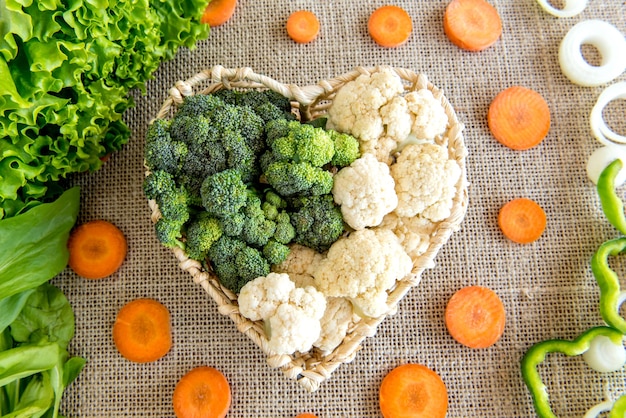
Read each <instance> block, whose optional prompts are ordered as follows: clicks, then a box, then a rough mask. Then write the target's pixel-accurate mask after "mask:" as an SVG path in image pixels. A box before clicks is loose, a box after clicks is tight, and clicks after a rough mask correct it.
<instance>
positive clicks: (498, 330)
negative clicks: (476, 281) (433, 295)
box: [445, 286, 506, 348]
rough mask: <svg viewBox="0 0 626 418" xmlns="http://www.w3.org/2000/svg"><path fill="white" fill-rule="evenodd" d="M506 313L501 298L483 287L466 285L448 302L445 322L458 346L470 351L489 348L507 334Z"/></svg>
mask: <svg viewBox="0 0 626 418" xmlns="http://www.w3.org/2000/svg"><path fill="white" fill-rule="evenodd" d="M505 322H506V313H505V310H504V305H503V304H502V301H501V300H500V298H499V297H498V295H497V294H496V293H495V292H494V291H493V290H491V289H489V288H486V287H482V286H467V287H464V288H462V289H460V290H458V291H457V292H456V293H455V294H454V295H453V296H452V298H450V300H449V301H448V305H447V306H446V311H445V323H446V327H447V328H448V332H449V333H450V335H451V336H452V338H454V339H455V340H456V341H458V342H459V343H461V344H463V345H465V346H467V347H470V348H486V347H489V346H491V345H493V344H495V343H496V341H498V340H499V339H500V337H501V336H502V334H503V332H504V325H505Z"/></svg>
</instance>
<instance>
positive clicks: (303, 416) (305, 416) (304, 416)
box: [296, 413, 318, 418]
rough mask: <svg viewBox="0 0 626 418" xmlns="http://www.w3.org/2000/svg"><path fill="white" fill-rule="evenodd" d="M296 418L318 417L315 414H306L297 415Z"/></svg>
mask: <svg viewBox="0 0 626 418" xmlns="http://www.w3.org/2000/svg"><path fill="white" fill-rule="evenodd" d="M296 418H318V417H317V415H315V414H309V413H304V414H298V415H296Z"/></svg>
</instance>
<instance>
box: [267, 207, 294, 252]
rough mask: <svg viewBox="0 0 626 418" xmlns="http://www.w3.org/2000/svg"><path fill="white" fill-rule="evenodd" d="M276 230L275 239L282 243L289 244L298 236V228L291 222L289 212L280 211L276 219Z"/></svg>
mask: <svg viewBox="0 0 626 418" xmlns="http://www.w3.org/2000/svg"><path fill="white" fill-rule="evenodd" d="M274 222H276V230H275V231H274V237H273V238H274V239H275V240H276V241H278V242H280V243H281V244H289V243H290V242H291V241H293V239H294V238H295V237H296V229H295V228H294V227H293V225H292V224H291V218H290V217H289V214H288V213H287V212H284V211H283V212H280V213H279V214H278V215H277V216H276V219H274Z"/></svg>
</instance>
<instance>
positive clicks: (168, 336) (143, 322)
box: [113, 298, 172, 363]
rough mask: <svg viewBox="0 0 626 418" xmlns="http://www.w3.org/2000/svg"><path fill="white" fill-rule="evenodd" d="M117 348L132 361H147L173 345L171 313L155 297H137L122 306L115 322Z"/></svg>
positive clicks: (114, 330)
mask: <svg viewBox="0 0 626 418" xmlns="http://www.w3.org/2000/svg"><path fill="white" fill-rule="evenodd" d="M113 341H114V342H115V347H116V348H117V351H119V352H120V354H121V355H122V356H124V357H125V358H127V359H128V360H130V361H134V362H137V363H148V362H151V361H156V360H158V359H160V358H161V357H163V356H164V355H165V354H167V352H168V351H170V348H171V347H172V332H171V328H170V313H169V311H168V310H167V308H166V307H165V306H164V305H163V304H161V303H160V302H157V301H156V300H154V299H147V298H144V299H135V300H133V301H131V302H128V303H127V304H126V305H124V306H123V307H122V309H120V311H119V312H118V314H117V318H116V319H115V323H114V324H113Z"/></svg>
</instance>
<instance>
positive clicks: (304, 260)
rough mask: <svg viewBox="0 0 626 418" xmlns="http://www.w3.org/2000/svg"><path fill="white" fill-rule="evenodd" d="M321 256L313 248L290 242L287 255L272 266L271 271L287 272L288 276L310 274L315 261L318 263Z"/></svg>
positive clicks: (314, 266)
mask: <svg viewBox="0 0 626 418" xmlns="http://www.w3.org/2000/svg"><path fill="white" fill-rule="evenodd" d="M322 258H324V256H323V255H322V254H320V253H318V252H317V251H315V250H314V249H313V248H309V247H306V246H304V245H300V244H290V245H289V255H288V256H287V258H286V259H285V261H283V262H282V263H280V264H276V265H274V266H272V271H274V272H276V273H288V274H289V275H290V276H293V275H312V274H313V273H312V272H313V270H315V268H316V267H317V263H319V262H320V260H322ZM292 279H293V277H292Z"/></svg>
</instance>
